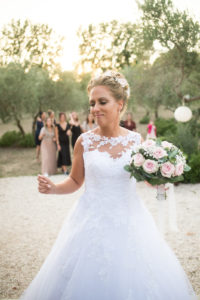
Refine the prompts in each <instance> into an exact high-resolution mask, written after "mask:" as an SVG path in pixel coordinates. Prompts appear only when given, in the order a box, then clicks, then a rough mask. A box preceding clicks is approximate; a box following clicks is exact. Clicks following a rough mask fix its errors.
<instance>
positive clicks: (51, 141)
mask: <svg viewBox="0 0 200 300" xmlns="http://www.w3.org/2000/svg"><path fill="white" fill-rule="evenodd" d="M39 140H40V141H41V161H42V174H43V175H45V176H49V175H53V174H56V170H57V168H56V137H55V126H54V125H53V123H52V120H51V118H49V117H48V118H47V119H46V121H45V126H43V127H42V129H41V131H40V135H39Z"/></svg>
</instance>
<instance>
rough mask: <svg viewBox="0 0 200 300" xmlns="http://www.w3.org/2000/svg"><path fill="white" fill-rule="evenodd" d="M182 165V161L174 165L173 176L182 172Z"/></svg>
mask: <svg viewBox="0 0 200 300" xmlns="http://www.w3.org/2000/svg"><path fill="white" fill-rule="evenodd" d="M183 170H184V166H183V164H182V163H179V164H177V165H176V166H175V171H174V176H180V175H181V174H183Z"/></svg>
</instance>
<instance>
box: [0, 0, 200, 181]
mask: <svg viewBox="0 0 200 300" xmlns="http://www.w3.org/2000/svg"><path fill="white" fill-rule="evenodd" d="M138 7H139V10H140V19H139V20H138V21H137V22H134V23H132V22H126V23H122V22H119V21H117V20H113V21H111V22H104V23H99V24H96V25H94V24H90V25H89V26H88V27H87V28H84V29H83V28H82V27H81V28H80V29H79V30H78V32H77V36H78V39H79V59H78V61H77V63H76V66H75V68H74V70H73V71H63V70H62V68H61V65H60V64H59V63H58V59H57V58H58V57H59V56H61V54H62V51H63V38H62V37H60V36H58V35H57V34H56V33H55V32H54V30H53V29H52V28H51V27H50V26H49V25H47V24H38V23H37V24H35V23H32V22H31V21H30V20H28V19H27V20H24V21H22V20H11V22H10V23H8V24H6V25H5V26H4V27H3V28H2V29H1V32H0V120H1V124H0V147H1V154H2V153H3V152H2V149H7V148H8V147H15V149H19V148H20V147H21V148H24V147H27V148H30V147H34V131H35V123H36V119H37V116H38V113H39V111H47V110H48V109H49V108H50V109H53V110H54V111H55V112H56V114H57V113H58V112H59V111H65V112H70V111H73V110H75V111H77V112H78V113H79V115H80V117H81V118H82V120H83V119H84V118H85V116H86V114H87V112H88V96H87V92H86V87H87V83H88V81H89V79H90V77H91V76H92V75H93V74H95V73H99V72H103V71H105V70H107V69H115V70H119V71H120V72H122V73H123V74H124V75H125V76H126V78H127V80H128V82H129V84H130V88H131V97H130V101H129V105H128V111H132V112H133V115H134V119H135V121H136V122H137V124H138V131H141V133H142V134H143V136H144V137H145V135H146V124H147V123H148V122H149V121H150V120H154V121H155V124H156V127H157V133H158V136H160V137H161V138H162V139H166V140H168V141H171V142H173V143H174V144H176V145H177V146H178V147H180V148H181V149H182V150H183V151H184V153H185V154H186V155H187V158H188V163H189V164H190V165H191V166H192V170H191V171H190V172H189V173H187V174H186V175H185V182H190V183H195V182H200V171H199V170H200V153H199V145H200V118H199V117H200V47H199V46H200V42H199V41H200V24H199V22H198V21H196V20H195V19H194V18H193V17H191V16H190V14H189V13H188V12H187V11H179V10H177V9H176V8H175V7H174V5H173V2H172V1H171V0H145V1H143V3H142V4H141V3H139V2H138ZM185 95H189V97H187V103H186V104H187V105H188V106H189V107H190V108H191V110H192V112H193V118H192V120H191V121H189V122H187V123H185V124H180V123H178V122H177V121H176V120H175V119H174V117H173V112H174V111H175V109H176V108H177V107H178V106H180V105H182V102H183V98H184V96H185ZM13 124H14V125H13ZM10 125H11V126H10ZM7 153H9V151H8V152H7ZM11 153H12V152H11ZM8 160H10V158H9V159H8ZM11 160H12V159H11ZM27 172H28V171H27ZM34 172H35V171H34ZM25 173H26V172H25ZM11 175H13V173H12V172H11ZM14 175H15V172H14ZM0 176H4V172H3V171H2V172H1V171H0Z"/></svg>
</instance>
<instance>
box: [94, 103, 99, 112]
mask: <svg viewBox="0 0 200 300" xmlns="http://www.w3.org/2000/svg"><path fill="white" fill-rule="evenodd" d="M99 111H100V106H99V104H98V103H95V105H94V106H93V107H92V112H93V113H96V112H99Z"/></svg>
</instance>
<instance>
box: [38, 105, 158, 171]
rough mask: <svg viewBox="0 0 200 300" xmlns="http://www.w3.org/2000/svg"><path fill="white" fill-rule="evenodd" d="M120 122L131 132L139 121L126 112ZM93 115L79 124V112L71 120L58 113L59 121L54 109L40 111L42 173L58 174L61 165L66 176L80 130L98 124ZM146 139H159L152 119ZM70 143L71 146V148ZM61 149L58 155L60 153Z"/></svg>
mask: <svg viewBox="0 0 200 300" xmlns="http://www.w3.org/2000/svg"><path fill="white" fill-rule="evenodd" d="M120 125H121V126H122V127H125V128H127V129H129V130H131V131H136V130H137V128H136V123H135V121H134V120H133V117H132V114H131V113H130V112H129V113H127V117H126V120H124V121H123V120H121V122H120ZM96 126H97V125H96V123H95V120H94V117H93V115H92V114H90V113H89V114H88V116H87V118H86V120H85V121H84V122H83V124H81V123H80V120H79V117H78V114H77V113H76V112H72V113H71V114H70V115H69V121H68V120H67V116H66V114H65V113H64V112H60V113H59V121H58V122H56V119H55V115H54V111H52V110H50V109H49V110H48V112H47V113H46V112H40V113H39V116H38V118H37V121H36V133H35V143H36V158H37V160H39V155H40V152H41V172H42V174H43V175H46V176H48V175H53V174H56V172H57V168H61V169H62V172H63V173H64V174H66V175H68V174H69V169H70V166H71V151H70V148H71V149H72V150H73V149H74V146H75V143H76V140H77V138H78V137H79V136H80V135H81V133H83V132H86V131H88V130H92V129H94V128H95V127H96ZM147 130H148V132H147V139H148V138H156V127H155V125H154V123H153V121H150V123H149V124H148V126H147ZM70 142H71V147H70ZM57 152H58V154H57Z"/></svg>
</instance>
